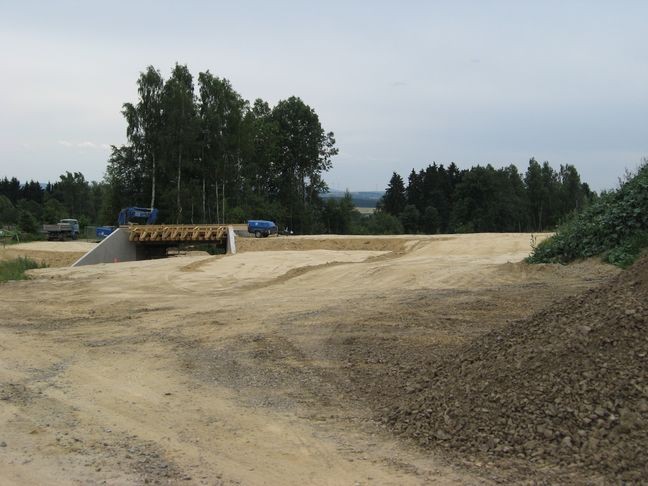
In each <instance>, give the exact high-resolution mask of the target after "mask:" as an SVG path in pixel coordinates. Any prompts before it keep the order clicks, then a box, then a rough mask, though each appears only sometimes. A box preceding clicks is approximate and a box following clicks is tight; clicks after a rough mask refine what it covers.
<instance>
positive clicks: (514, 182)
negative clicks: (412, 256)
mask: <svg viewBox="0 0 648 486" xmlns="http://www.w3.org/2000/svg"><path fill="white" fill-rule="evenodd" d="M593 198H594V194H592V192H591V191H590V190H589V187H588V186H587V184H583V183H581V181H580V176H579V175H578V172H577V171H576V168H575V167H574V166H571V165H565V166H560V171H559V172H556V171H555V170H554V169H552V168H551V166H550V165H549V163H548V162H544V163H543V164H540V163H538V162H537V161H536V160H535V159H533V158H532V159H531V160H530V161H529V168H528V170H527V172H526V174H525V175H524V177H522V175H521V174H520V173H519V172H518V169H517V168H516V167H515V166H514V165H510V166H508V167H503V168H501V169H495V168H494V167H493V166H491V165H486V166H480V165H477V166H474V167H471V168H470V169H468V170H459V168H458V167H457V166H456V165H455V164H454V163H453V164H450V165H449V166H448V167H447V168H445V167H444V166H443V165H437V164H436V163H433V164H432V165H429V166H428V167H427V168H426V169H425V170H420V171H419V172H416V171H415V170H412V171H411V173H410V175H409V177H408V185H407V187H405V186H404V183H403V179H402V177H400V176H399V175H398V174H396V173H394V174H393V175H392V177H391V179H390V181H389V185H388V187H387V189H386V192H385V196H384V197H383V198H382V200H381V201H380V202H379V205H378V207H379V208H381V209H382V210H383V211H385V212H387V213H389V214H391V215H393V216H396V217H398V218H400V219H401V221H402V223H403V225H404V226H405V231H407V232H411V233H416V232H425V233H436V232H439V231H440V232H448V233H453V232H456V233H468V232H474V231H481V232H485V231H497V232H513V231H525V230H543V229H546V228H553V227H555V225H556V224H558V223H559V222H560V221H561V220H562V219H564V217H565V215H567V214H568V213H570V212H572V211H575V210H580V209H582V208H583V207H585V206H587V204H588V203H589V202H590V200H592V199H593ZM406 208H407V212H406V213H405V209H406ZM412 208H415V209H416V210H417V211H418V218H416V213H415V212H414V210H413V209H412ZM433 210H434V211H435V212H436V213H435V212H434V211H433Z"/></svg>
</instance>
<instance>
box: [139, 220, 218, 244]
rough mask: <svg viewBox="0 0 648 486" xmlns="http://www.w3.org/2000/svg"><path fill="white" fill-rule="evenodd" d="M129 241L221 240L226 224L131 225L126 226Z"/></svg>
mask: <svg viewBox="0 0 648 486" xmlns="http://www.w3.org/2000/svg"><path fill="white" fill-rule="evenodd" d="M128 231H129V236H128V239H129V240H130V241H138V242H143V243H144V242H151V243H153V242H165V241H168V242H174V241H223V240H226V239H227V226H226V225H221V224H218V225H213V224H201V225H188V224H169V225H143V226H138V225H132V226H129V228H128Z"/></svg>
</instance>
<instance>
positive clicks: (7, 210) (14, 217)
mask: <svg viewBox="0 0 648 486" xmlns="http://www.w3.org/2000/svg"><path fill="white" fill-rule="evenodd" d="M18 217H19V213H18V210H17V209H16V208H15V207H14V205H13V204H12V203H11V201H10V200H9V198H8V197H7V196H5V195H2V194H0V225H14V224H16V223H17V222H18Z"/></svg>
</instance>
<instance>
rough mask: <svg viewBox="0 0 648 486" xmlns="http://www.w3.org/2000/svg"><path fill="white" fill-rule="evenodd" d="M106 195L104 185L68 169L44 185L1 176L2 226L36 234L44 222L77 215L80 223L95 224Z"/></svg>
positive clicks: (0, 205)
mask: <svg viewBox="0 0 648 486" xmlns="http://www.w3.org/2000/svg"><path fill="white" fill-rule="evenodd" d="M104 198H105V185H104V184H102V183H98V182H88V181H87V180H86V179H85V177H84V176H83V174H82V173H80V172H74V173H72V172H66V173H65V174H62V175H61V176H60V177H59V180H58V181H55V182H54V183H50V182H48V183H47V184H46V185H44V186H43V185H42V184H41V183H40V182H37V181H34V180H30V181H25V182H23V183H21V182H20V181H19V180H18V179H17V178H15V177H12V178H11V179H9V178H7V177H4V178H3V179H0V226H13V227H17V228H19V229H20V230H22V231H23V232H25V233H31V234H35V233H38V231H39V229H40V226H41V224H42V223H56V222H57V221H59V220H60V219H63V218H76V219H78V220H79V222H80V224H81V226H86V225H88V224H96V223H97V222H98V221H99V220H100V219H101V217H100V213H101V211H102V208H103V203H104ZM115 217H116V216H115ZM115 217H113V219H115Z"/></svg>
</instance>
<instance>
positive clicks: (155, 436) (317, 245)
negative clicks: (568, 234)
mask: <svg viewBox="0 0 648 486" xmlns="http://www.w3.org/2000/svg"><path fill="white" fill-rule="evenodd" d="M239 242H240V244H239V245H238V246H239V248H241V249H242V250H243V252H241V253H239V254H238V255H235V256H228V257H205V256H190V257H182V258H171V259H167V260H157V261H149V262H133V263H121V264H112V265H97V266H93V267H82V268H79V269H69V268H48V269H43V270H36V271H32V277H33V279H32V280H29V281H24V282H13V283H8V284H5V285H3V286H2V287H0V292H1V296H2V298H1V300H0V357H1V361H0V446H1V447H0V473H1V476H2V477H3V478H4V481H5V482H6V483H9V484H13V483H15V484H42V483H48V484H78V483H83V484H102V483H103V482H107V483H108V484H143V483H162V484H167V483H173V484H175V483H177V482H179V481H181V480H182V482H183V483H186V484H304V483H306V484H336V485H337V484H429V483H431V482H435V481H436V482H439V483H442V484H447V483H456V484H475V483H480V482H483V483H490V482H493V481H502V480H510V479H511V478H512V477H516V478H517V479H520V478H525V479H532V478H534V477H536V476H534V475H535V474H536V473H535V472H534V471H533V470H524V471H523V472H522V473H519V474H522V475H518V476H511V474H514V473H511V472H510V471H508V470H507V471H504V470H502V469H501V468H500V467H499V466H498V465H495V464H489V463H477V464H474V463H466V462H465V461H459V460H457V458H456V457H451V456H448V455H446V454H445V453H444V452H442V451H432V452H430V451H425V450H422V449H419V448H418V447H417V446H416V445H415V444H414V443H410V442H408V441H406V440H403V439H400V438H396V437H394V436H393V435H391V433H390V432H389V430H387V429H386V428H385V427H384V425H383V424H381V423H380V422H379V421H376V420H375V416H376V413H377V412H380V410H381V409H382V408H384V407H387V406H388V405H389V403H388V402H389V400H390V397H394V398H397V397H398V396H399V395H400V394H402V393H405V392H407V383H403V375H402V373H400V372H399V370H401V369H409V368H411V365H412V363H416V362H419V361H420V362H426V363H430V362H431V361H432V360H434V359H435V357H437V356H442V355H447V354H448V353H452V352H454V351H456V350H457V349H459V348H460V346H461V345H463V344H465V343H467V342H470V341H471V340H473V339H475V338H477V337H479V336H482V335H483V334H484V333H486V332H488V331H490V330H493V329H497V328H499V327H501V326H503V325H505V324H506V322H507V320H511V319H518V318H521V317H525V316H528V315H530V314H531V313H532V312H533V311H535V310H538V309H540V308H541V307H543V306H545V305H547V304H548V303H551V302H553V301H554V300H555V299H557V298H561V297H564V296H566V295H571V294H574V293H577V292H579V291H582V290H584V289H587V288H590V287H591V286H593V285H595V284H596V283H598V282H600V281H602V280H603V279H605V278H607V277H608V276H609V275H610V274H612V273H615V271H614V270H612V269H611V268H610V267H607V266H603V265H601V264H597V263H593V262H584V263H581V264H577V265H572V266H569V267H559V266H552V265H539V266H528V265H525V264H523V263H519V262H520V260H521V259H522V258H523V257H524V256H525V255H526V254H527V253H528V251H529V243H530V235H520V234H515V235H513V234H511V235H494V234H493V235H491V234H484V235H462V236H453V237H447V236H442V237H400V238H367V237H358V238H349V237H339V238H331V237H326V238H323V237H319V238H318V237H310V238H297V237H295V238H272V239H263V240H245V241H244V242H241V240H239ZM52 244H56V245H59V246H57V247H56V250H58V252H59V253H65V252H64V251H61V250H64V249H65V247H64V246H61V245H63V244H62V243H58V242H53V243H52ZM12 248H13V249H12V250H11V251H16V250H15V247H12ZM265 250H272V251H265ZM29 251H36V250H35V249H33V250H29V249H23V253H24V254H28V252H29ZM38 251H43V249H39V250H38ZM0 253H1V251H0ZM51 253H55V252H51ZM0 257H1V255H0ZM377 397H379V398H377ZM381 401H384V403H381ZM3 444H4V445H3ZM515 470H518V469H515ZM538 474H540V473H538Z"/></svg>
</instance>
